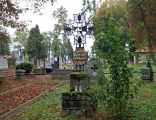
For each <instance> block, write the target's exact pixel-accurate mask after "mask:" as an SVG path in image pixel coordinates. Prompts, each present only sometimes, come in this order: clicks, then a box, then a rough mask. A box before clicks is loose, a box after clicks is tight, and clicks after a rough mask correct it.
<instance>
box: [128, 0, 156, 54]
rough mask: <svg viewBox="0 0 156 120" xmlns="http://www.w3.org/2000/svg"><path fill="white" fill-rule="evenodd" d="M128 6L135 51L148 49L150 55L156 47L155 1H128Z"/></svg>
mask: <svg viewBox="0 0 156 120" xmlns="http://www.w3.org/2000/svg"><path fill="white" fill-rule="evenodd" d="M128 4H129V10H130V24H129V25H130V30H131V31H132V33H133V37H134V45H135V47H136V48H137V49H143V48H148V49H149V52H150V53H151V52H152V51H153V48H154V47H156V36H155V34H156V24H155V22H156V1H155V0H129V3H128ZM140 43H142V44H140ZM147 56H149V55H147Z"/></svg>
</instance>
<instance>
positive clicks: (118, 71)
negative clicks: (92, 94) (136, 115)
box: [94, 0, 134, 120]
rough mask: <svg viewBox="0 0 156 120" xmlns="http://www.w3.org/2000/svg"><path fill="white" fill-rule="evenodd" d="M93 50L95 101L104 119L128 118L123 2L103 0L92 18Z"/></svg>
mask: <svg viewBox="0 0 156 120" xmlns="http://www.w3.org/2000/svg"><path fill="white" fill-rule="evenodd" d="M94 25H95V26H94V27H95V42H94V49H95V51H96V53H97V55H98V56H99V57H100V58H101V60H100V61H99V62H100V64H99V81H98V83H99V98H100V99H101V101H102V103H103V105H104V108H105V111H106V113H108V114H107V115H106V117H108V118H106V119H112V120H126V119H132V116H130V115H132V109H131V108H132V98H133V96H134V92H133V89H132V88H133V87H132V82H130V75H131V74H130V73H131V72H130V70H129V68H128V60H129V52H128V50H127V48H126V45H125V44H126V42H128V41H129V39H128V38H129V37H128V36H129V35H128V33H129V32H128V11H127V2H126V0H105V2H104V3H103V4H102V6H101V7H100V8H99V9H98V11H97V13H96V15H95V17H94ZM101 61H104V62H105V65H107V64H108V68H109V71H110V77H109V79H107V78H106V77H105V75H104V70H103V69H104V68H102V67H101V66H102V63H101Z"/></svg>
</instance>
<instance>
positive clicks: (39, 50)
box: [28, 25, 47, 67]
mask: <svg viewBox="0 0 156 120" xmlns="http://www.w3.org/2000/svg"><path fill="white" fill-rule="evenodd" d="M28 55H29V57H30V58H33V59H34V64H35V67H37V60H39V61H40V60H44V59H45V58H46V57H47V54H46V50H45V44H44V42H43V36H42V35H41V33H40V30H39V26H38V25H36V27H35V28H32V29H31V30H30V33H29V37H28Z"/></svg>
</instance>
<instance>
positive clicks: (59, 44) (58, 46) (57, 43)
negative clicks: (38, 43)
mask: <svg viewBox="0 0 156 120" xmlns="http://www.w3.org/2000/svg"><path fill="white" fill-rule="evenodd" d="M53 17H54V18H55V19H56V20H57V24H55V25H54V30H53V42H52V52H53V55H54V57H57V63H54V64H59V56H60V55H61V53H62V54H65V52H64V51H63V50H64V49H63V39H64V37H62V41H61V39H60V36H61V35H62V33H61V32H64V24H65V23H66V21H67V10H66V9H65V8H64V7H63V6H61V7H60V8H58V9H57V10H56V11H54V12H53ZM62 36H64V35H62ZM61 51H62V52H61ZM61 56H64V55H61ZM57 66H58V65H57ZM58 67H59V66H58Z"/></svg>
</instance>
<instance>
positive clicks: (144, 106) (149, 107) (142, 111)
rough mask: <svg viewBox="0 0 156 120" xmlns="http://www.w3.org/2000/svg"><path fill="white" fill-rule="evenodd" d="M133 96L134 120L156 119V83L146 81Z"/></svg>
mask: <svg viewBox="0 0 156 120" xmlns="http://www.w3.org/2000/svg"><path fill="white" fill-rule="evenodd" d="M138 93H139V94H138V95H137V96H136V98H135V105H136V106H135V107H137V109H136V117H135V120H156V83H146V84H144V85H142V86H141V88H140V89H139V92H138Z"/></svg>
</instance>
